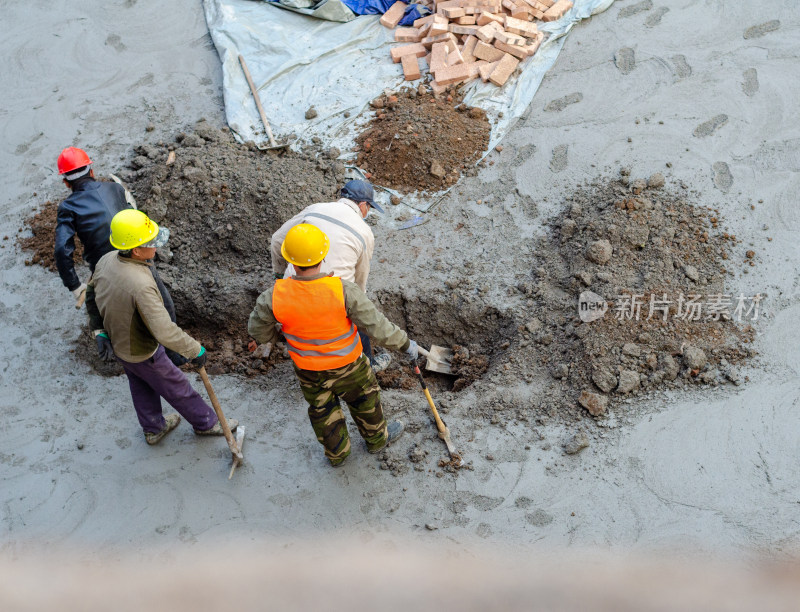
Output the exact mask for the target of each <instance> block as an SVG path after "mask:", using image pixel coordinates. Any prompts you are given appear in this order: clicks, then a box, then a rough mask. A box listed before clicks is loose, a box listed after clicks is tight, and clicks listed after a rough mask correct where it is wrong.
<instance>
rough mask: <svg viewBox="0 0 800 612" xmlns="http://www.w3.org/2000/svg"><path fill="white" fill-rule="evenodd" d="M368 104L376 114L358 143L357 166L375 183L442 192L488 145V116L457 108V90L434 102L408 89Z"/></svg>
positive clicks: (414, 189) (427, 94)
mask: <svg viewBox="0 0 800 612" xmlns="http://www.w3.org/2000/svg"><path fill="white" fill-rule="evenodd" d="M424 89H425V88H420V91H422V90H424ZM372 104H373V107H374V108H375V116H374V117H373V119H372V120H371V121H370V122H369V124H368V125H367V127H366V129H365V131H364V132H363V133H362V134H361V135H360V136H359V137H358V138H357V139H356V142H357V144H358V147H359V153H358V165H359V167H361V168H363V169H365V170H366V171H367V172H369V173H370V180H372V181H374V182H375V183H377V184H380V185H385V186H387V187H391V188H393V189H397V190H399V191H403V192H407V193H408V192H414V191H439V190H442V189H445V188H447V187H450V186H451V185H454V184H455V183H456V182H457V181H458V179H459V177H460V176H461V173H462V172H463V171H464V170H466V169H468V168H470V167H471V166H473V165H474V164H475V162H476V161H477V160H478V158H480V156H481V155H482V153H483V152H484V151H485V150H486V148H487V147H488V146H489V134H490V132H491V127H490V126H489V121H488V119H487V118H486V113H485V112H484V111H483V110H482V109H480V108H470V107H467V106H464V105H463V104H461V96H460V95H459V94H458V93H457V92H456V93H453V94H449V95H442V96H439V97H438V98H437V97H435V96H433V95H432V94H430V93H427V92H424V93H420V92H419V91H417V90H416V89H410V90H403V91H401V92H399V93H397V94H395V95H391V96H383V97H381V98H378V99H376V100H375V101H373V103H372ZM439 169H441V176H436V173H438V172H439Z"/></svg>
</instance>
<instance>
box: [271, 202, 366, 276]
mask: <svg viewBox="0 0 800 612" xmlns="http://www.w3.org/2000/svg"><path fill="white" fill-rule="evenodd" d="M299 223H310V224H311V225H314V226H316V227H318V228H319V229H321V230H322V231H323V232H325V234H327V236H328V238H329V240H330V243H331V244H330V250H329V251H328V255H327V256H326V257H325V260H324V261H323V262H322V268H321V271H322V272H324V273H326V274H327V273H333V274H334V276H338V277H340V278H342V279H344V280H348V281H350V282H353V283H356V284H357V285H358V286H359V287H361V289H362V291H365V290H366V286H367V277H368V276H369V269H370V260H371V259H372V252H373V250H374V248H375V237H374V235H373V234H372V230H371V229H370V227H369V225H367V224H366V222H365V221H364V219H363V218H362V216H361V213H360V212H359V210H358V205H357V204H356V203H355V202H353V201H351V200H348V199H346V198H342V199H340V200H337V201H335V202H321V203H318V204H312V205H311V206H308V207H307V208H305V209H304V210H303V211H301V212H300V213H298V214H297V215H295V216H294V217H292V218H291V219H289V221H287V222H286V223H284V224H283V225H282V226H281V228H280V229H279V230H278V231H277V232H275V233H274V234H273V235H272V245H271V252H272V268H273V270H275V271H276V272H278V273H283V272H284V270H285V274H284V276H285V277H286V278H288V277H290V276H292V275H293V274H294V268H293V267H292V266H291V265H289V266H288V267H286V261H285V260H284V259H283V257H282V256H281V244H283V240H284V238H285V237H286V234H287V233H288V231H289V230H290V229H291V228H292V227H294V226H295V225H298V224H299Z"/></svg>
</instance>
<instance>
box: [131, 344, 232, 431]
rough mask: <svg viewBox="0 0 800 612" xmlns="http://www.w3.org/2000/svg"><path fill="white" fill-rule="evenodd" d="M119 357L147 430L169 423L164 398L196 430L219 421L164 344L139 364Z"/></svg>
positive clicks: (138, 414) (208, 427) (136, 406)
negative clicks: (163, 405) (167, 352)
mask: <svg viewBox="0 0 800 612" xmlns="http://www.w3.org/2000/svg"><path fill="white" fill-rule="evenodd" d="M117 359H118V360H119V362H120V363H121V364H122V367H123V368H124V369H125V374H127V375H128V384H129V385H130V388H131V398H132V399H133V407H134V408H136V416H137V417H139V424H140V425H141V426H142V429H144V430H145V432H146V433H158V432H159V431H161V430H162V429H164V426H165V425H166V423H165V422H164V415H163V414H162V413H161V398H162V397H163V398H164V399H165V400H167V402H169V404H170V405H171V406H172V407H173V408H175V410H177V411H178V413H179V414H180V415H181V416H182V417H183V418H184V419H186V420H187V421H189V423H190V424H191V426H192V427H194V428H195V429H199V430H201V431H202V430H206V429H211V428H212V427H214V425H216V424H217V415H216V414H215V413H214V409H213V408H211V406H209V405H208V404H207V403H206V402H205V400H204V399H203V398H202V397H200V394H199V393H198V392H197V391H195V390H194V389H193V388H192V385H190V384H189V379H188V378H186V375H185V374H184V373H183V372H181V371H180V370H179V369H178V368H177V367H175V364H173V363H172V362H171V361H170V360H169V357H167V355H166V352H165V351H164V347H163V346H159V347H158V350H157V351H156V352H155V353H154V354H153V356H152V357H150V359H145V360H144V361H141V362H139V363H130V362H128V361H123V360H122V359H120V358H119V357H117Z"/></svg>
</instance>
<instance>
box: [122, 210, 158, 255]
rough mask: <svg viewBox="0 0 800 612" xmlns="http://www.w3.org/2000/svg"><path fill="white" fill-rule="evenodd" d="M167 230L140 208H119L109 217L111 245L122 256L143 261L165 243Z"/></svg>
mask: <svg viewBox="0 0 800 612" xmlns="http://www.w3.org/2000/svg"><path fill="white" fill-rule="evenodd" d="M168 240H169V230H168V229H167V228H166V227H158V224H157V223H156V222H155V221H152V220H151V219H150V218H149V217H148V216H147V215H146V214H144V213H143V212H142V211H140V210H134V209H133V208H128V209H126V210H121V211H120V212H118V213H117V214H116V215H114V218H113V219H111V237H110V238H109V241H110V242H111V246H113V247H114V248H115V249H117V250H118V251H119V252H120V255H122V256H123V257H130V258H132V259H138V260H139V261H145V260H148V259H153V257H155V255H156V249H157V248H158V247H162V246H164V245H166V244H167V241H168Z"/></svg>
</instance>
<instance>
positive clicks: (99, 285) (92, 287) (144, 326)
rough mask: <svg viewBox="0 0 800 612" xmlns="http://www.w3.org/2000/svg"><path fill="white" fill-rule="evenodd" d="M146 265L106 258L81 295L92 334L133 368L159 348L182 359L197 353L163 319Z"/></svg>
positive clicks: (184, 336)
mask: <svg viewBox="0 0 800 612" xmlns="http://www.w3.org/2000/svg"><path fill="white" fill-rule="evenodd" d="M151 265H152V264H150V263H148V262H144V261H137V260H136V259H130V258H127V257H120V256H119V254H118V252H117V251H111V252H110V253H106V254H105V255H103V257H101V258H100V261H98V262H97V267H95V270H94V274H93V275H92V278H91V280H90V281H89V285H88V288H87V290H86V311H87V312H88V314H89V323H90V325H91V327H92V329H93V330H95V331H99V330H105V332H106V334H108V338H109V340H111V346H112V347H113V348H114V353H115V354H116V355H117V357H119V358H120V359H122V360H123V361H128V362H130V363H139V362H141V361H144V360H145V359H149V358H150V357H152V356H153V354H154V353H155V352H156V349H158V345H159V344H163V345H164V346H165V347H167V348H168V349H172V350H173V351H175V352H176V353H179V354H181V355H183V356H184V357H186V358H188V359H192V358H194V357H197V355H198V353H200V348H201V347H200V343H199V342H197V340H195V339H193V338H192V337H191V336H189V335H188V334H187V333H186V332H184V331H183V330H182V329H181V328H180V327H178V326H177V325H176V324H175V323H173V322H172V321H171V320H170V318H169V313H168V312H167V309H166V308H164V302H163V300H162V299H161V293H160V292H159V291H158V286H157V285H156V281H155V280H154V279H153V273H152V272H151V271H150V266H151Z"/></svg>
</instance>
